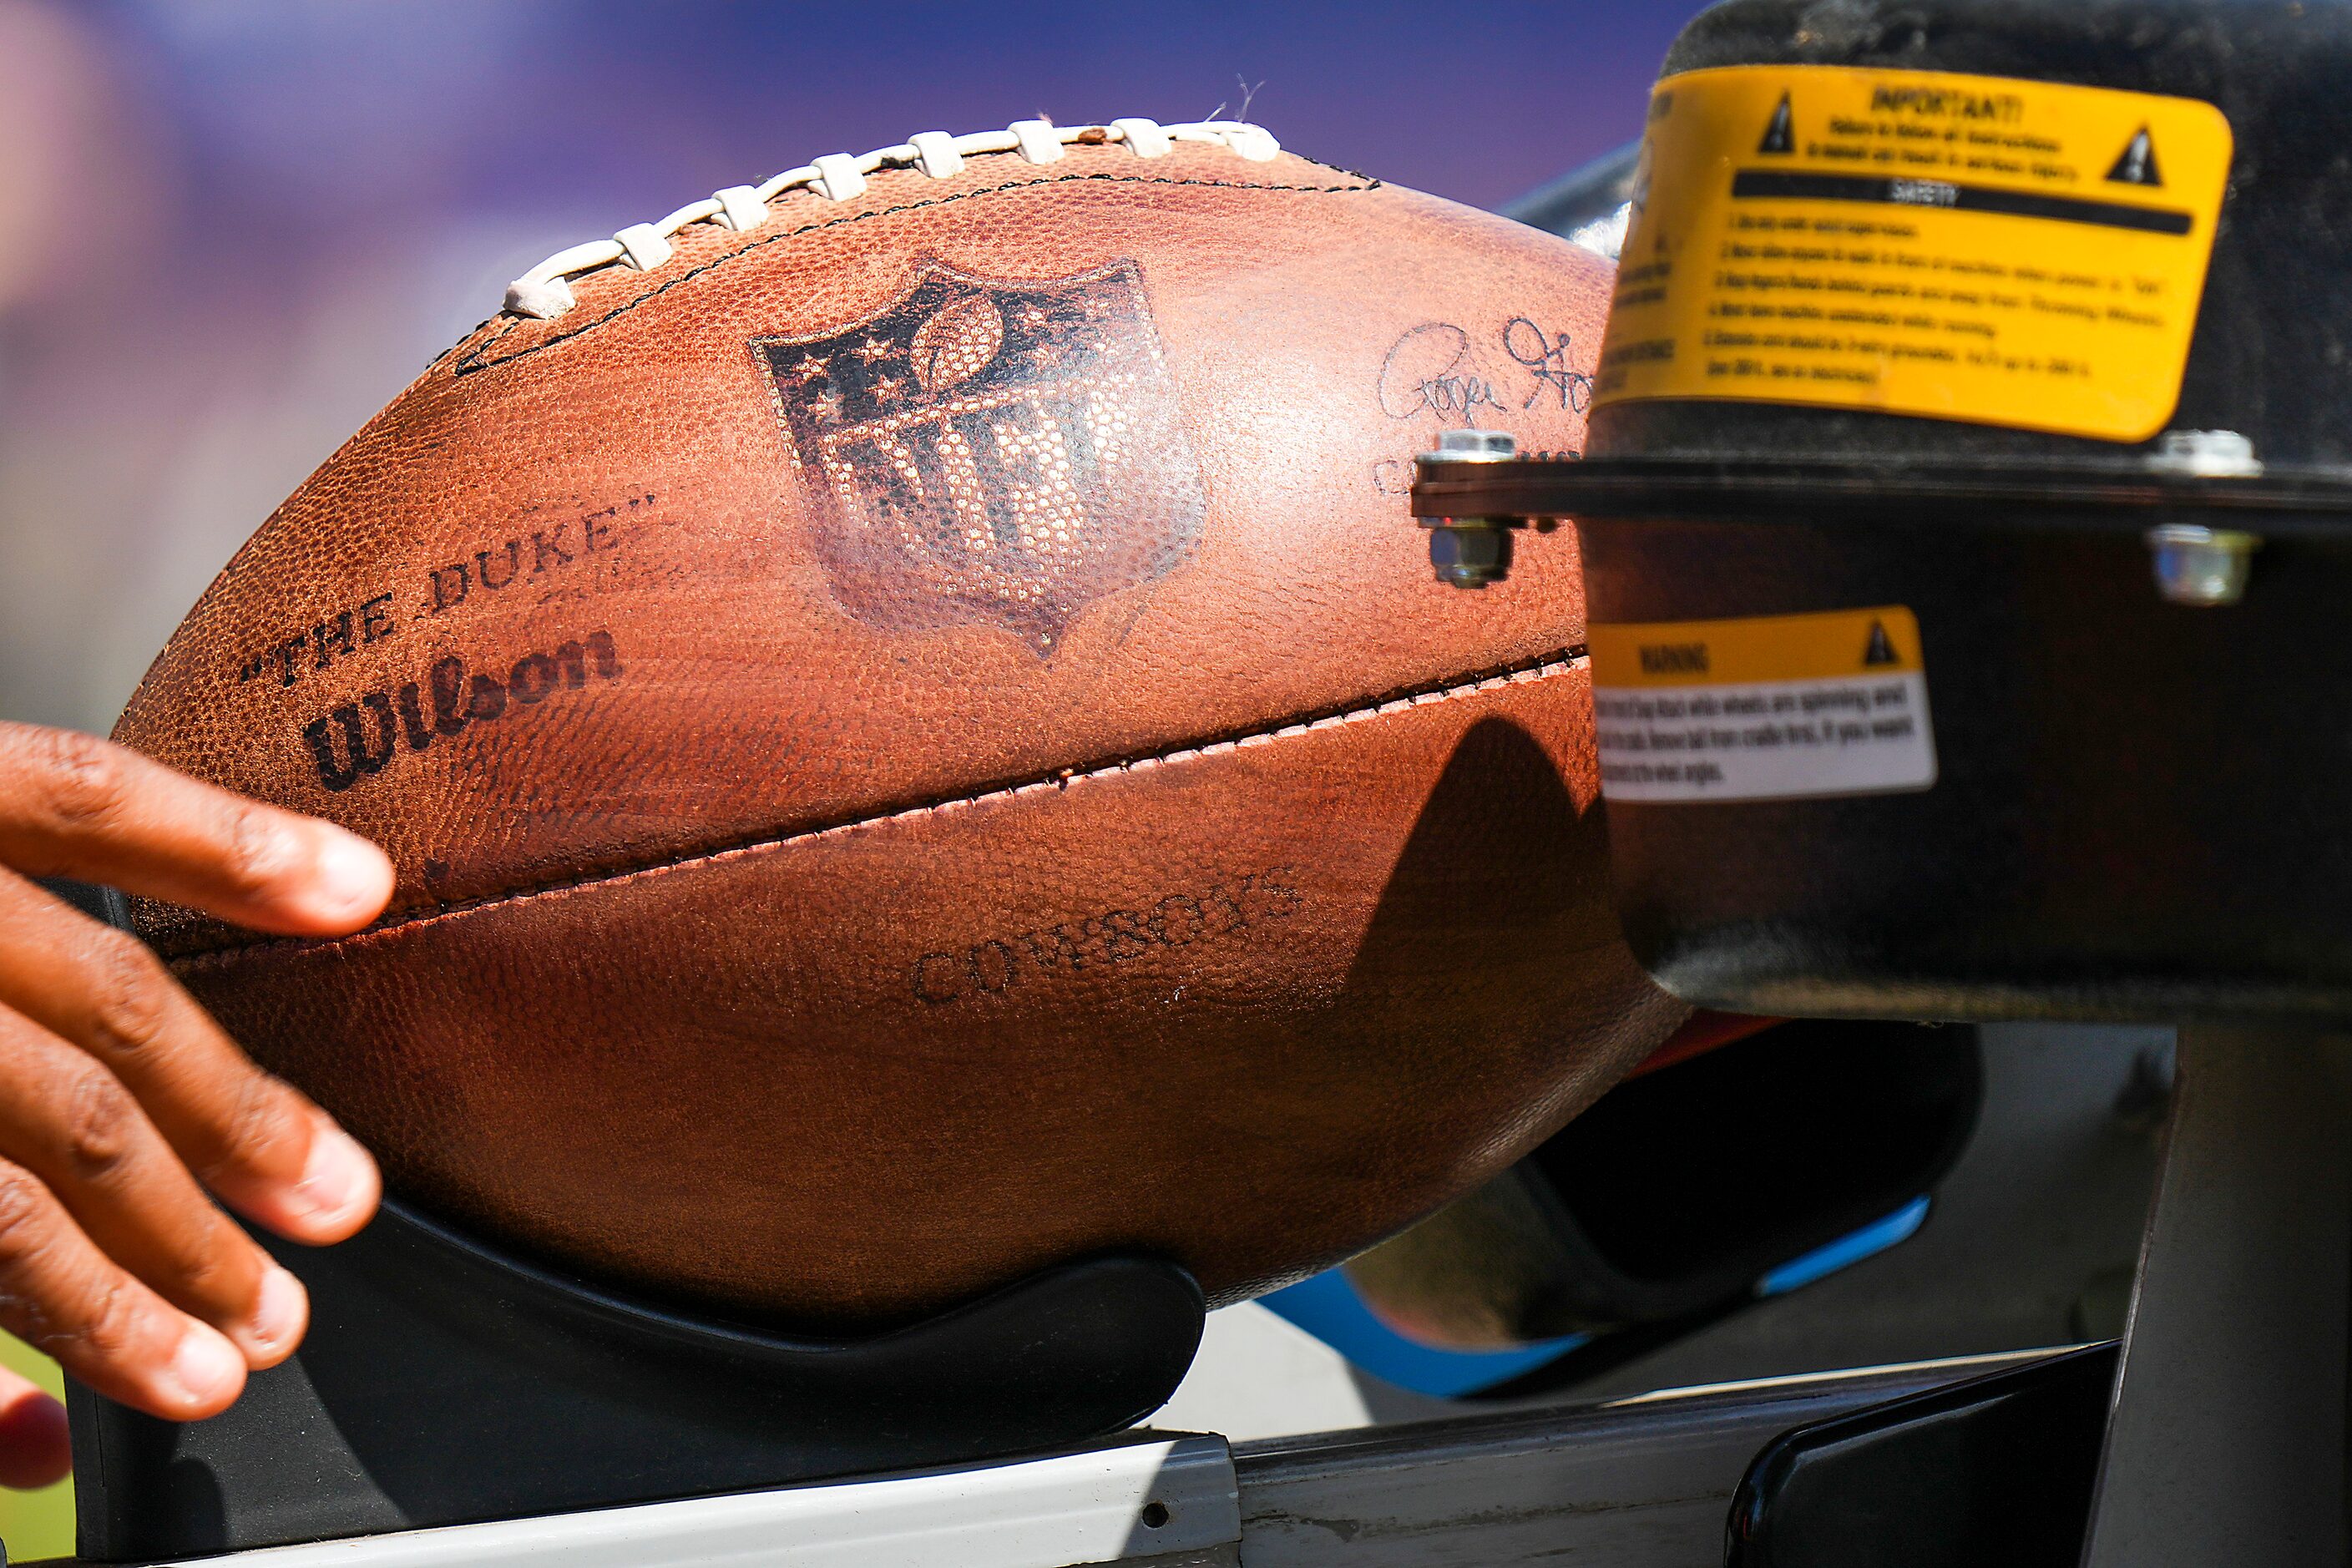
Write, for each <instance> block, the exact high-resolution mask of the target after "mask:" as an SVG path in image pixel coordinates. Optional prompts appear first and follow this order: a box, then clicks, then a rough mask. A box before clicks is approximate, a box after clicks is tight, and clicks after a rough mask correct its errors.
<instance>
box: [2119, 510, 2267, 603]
mask: <svg viewBox="0 0 2352 1568" xmlns="http://www.w3.org/2000/svg"><path fill="white" fill-rule="evenodd" d="M2262 543H2263V542H2262V537H2261V536H2260V535H2259V534H2252V533H2240V532H2238V531H2236V530H2234V529H2228V528H2199V527H2197V526H2195V525H2194V524H2191V523H2183V522H2173V523H2167V524H2165V525H2164V526H2163V527H2161V528H2151V529H2149V530H2148V531H2147V546H2148V548H2149V549H2150V550H2153V551H2155V552H2156V586H2157V591H2158V593H2161V594H2162V595H2164V596H2165V598H2166V599H2167V600H2168V602H2170V603H2172V604H2175V605H2204V606H2210V605H2234V604H2236V603H2237V602H2238V601H2239V600H2240V599H2242V598H2243V597H2244V596H2245V593H2246V574H2247V573H2248V571H2249V570H2250V569H2251V568H2252V564H2253V554H2254V552H2255V551H2257V550H2259V549H2261V548H2262Z"/></svg>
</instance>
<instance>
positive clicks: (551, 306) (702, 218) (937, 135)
mask: <svg viewBox="0 0 2352 1568" xmlns="http://www.w3.org/2000/svg"><path fill="white" fill-rule="evenodd" d="M1078 142H1089V143H1101V142H1118V143H1120V144H1122V145H1124V146H1125V147H1126V148H1127V149H1128V151H1129V152H1130V153H1134V154H1135V155H1136V156H1137V157H1139V158H1164V157H1166V156H1167V155H1168V153H1169V151H1170V149H1171V148H1172V147H1173V146H1174V145H1175V144H1176V143H1177V142H1210V143H1213V144H1214V145H1216V146H1220V147H1223V148H1225V149H1227V150H1228V151H1230V152H1233V153H1238V154H1239V155H1241V156H1242V157H1244V158H1246V159H1248V160H1250V161H1251V162H1252V163H1266V162H1268V161H1270V160H1271V159H1272V158H1273V157H1274V156H1275V154H1276V153H1279V152H1281V151H1282V144H1281V143H1280V142H1276V140H1275V139H1274V137H1273V136H1272V135H1271V134H1270V133H1268V132H1266V131H1265V130H1264V129H1262V128H1261V127H1258V126H1255V125H1252V124H1249V123H1247V122H1246V121H1239V120H1196V121H1188V122H1186V123H1184V124H1181V125H1162V124H1160V123H1159V122H1158V121H1152V120H1114V121H1110V122H1108V124H1104V125H1055V124H1054V123H1052V122H1051V121H1044V120H1016V121H1013V123H1012V124H1010V125H1008V126H1006V127H1005V128H1004V129H1003V130H1002V131H980V132H972V133H971V134H970V135H965V136H950V135H949V134H948V133H947V132H944V131H922V132H917V133H916V134H914V135H912V136H909V137H908V138H907V140H906V141H904V142H900V143H899V144H898V146H896V147H884V148H880V149H878V150H877V151H875V152H872V153H866V154H865V155H864V156H863V157H852V156H851V155H850V154H848V153H827V154H825V155H824V157H822V158H818V159H815V160H814V161H812V162H810V163H803V164H802V165H801V166H800V167H799V168H797V169H787V170H785V171H784V172H783V173H782V174H778V175H776V176H775V177H774V178H772V179H771V180H768V181H766V182H764V183H763V184H757V185H730V186H728V187H727V188H726V189H725V190H723V191H719V192H716V193H714V194H713V195H709V196H706V197H704V198H703V199H702V200H700V201H698V202H690V203H688V205H685V206H682V207H680V208H678V209H677V211H676V212H674V213H672V214H670V215H669V216H667V217H666V218H663V219H661V220H660V221H659V222H657V223H633V224H631V225H630V226H628V227H626V228H625V229H622V230H621V231H620V232H619V233H617V234H615V235H614V236H613V237H612V238H610V239H592V240H590V241H588V242H587V243H586V244H584V245H575V246H573V247H571V248H570V249H569V250H559V251H557V252H556V253H555V254H554V255H552V256H551V257H549V258H547V259H546V260H544V261H542V262H541V263H540V264H539V265H538V266H536V267H534V268H531V269H530V271H528V272H526V273H524V274H523V275H522V276H521V277H520V278H518V279H515V280H514V281H513V282H511V283H509V284H508V285H507V302H506V308H507V310H509V312H511V313H512V314H515V315H518V316H530V317H534V318H536V319H538V320H540V321H546V320H548V319H549V318H551V317H554V316H560V315H562V314H563V312H564V311H566V310H570V309H572V306H573V304H575V303H576V302H577V301H576V300H574V299H573V298H572V281H571V280H572V279H574V278H577V277H579V276H580V275H581V274H583V273H585V272H593V271H595V270H596V269H597V268H602V267H610V266H612V265H613V264H614V263H615V262H620V263H622V264H624V265H626V266H629V267H633V268H636V270H638V271H640V272H650V271H652V270H653V269H654V268H656V267H659V266H660V265H661V264H662V263H663V262H665V261H667V260H668V259H669V258H670V252H671V250H672V249H673V248H674V247H672V246H671V244H670V237H672V236H673V235H675V234H677V232H678V231H679V230H680V229H682V228H685V227H688V226H689V225H693V224H698V223H716V224H718V225H719V226H721V227H722V228H730V229H734V230H736V231H737V232H739V233H740V232H743V231H747V230H750V229H754V228H757V227H759V226H760V225H761V224H762V223H765V222H766V221H767V218H768V204H769V203H770V202H772V201H773V200H775V199H776V198H777V197H778V196H780V195H782V194H783V193H784V192H786V191H790V190H799V189H806V190H808V191H811V192H814V194H815V195H818V196H821V197H823V198H824V200H826V201H829V202H845V201H848V200H850V199H851V198H852V197H854V196H856V195H858V194H859V193H860V192H862V191H864V190H865V189H866V175H868V174H872V173H874V172H875V171H876V170H877V169H890V168H911V169H916V170H919V171H920V172H921V173H923V174H928V175H929V176H930V177H931V178H932V179H934V180H947V179H952V178H954V177H955V176H956V175H957V174H961V173H962V172H963V161H964V160H965V159H966V158H971V157H977V156H980V155H982V154H984V153H1019V154H1021V156H1022V157H1023V158H1024V159H1026V160H1027V161H1028V162H1030V163H1058V162H1060V161H1061V158H1062V149H1063V148H1065V147H1067V146H1071V145H1073V144H1076V143H1078Z"/></svg>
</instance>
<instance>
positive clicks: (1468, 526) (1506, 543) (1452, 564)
mask: <svg viewBox="0 0 2352 1568" xmlns="http://www.w3.org/2000/svg"><path fill="white" fill-rule="evenodd" d="M1518 455H1519V444H1518V441H1517V439H1516V438H1515V437H1512V436H1511V435H1510V433H1509V432H1507V431H1503V430H1448V431H1445V432H1444V433H1443V434H1441V435H1440V436H1439V437H1437V450H1435V451H1434V452H1424V453H1423V454H1422V456H1421V458H1420V460H1421V461H1422V462H1424V463H1428V462H1446V463H1507V462H1509V461H1510V460H1511V459H1512V458H1516V457H1517V456H1518ZM1421 525H1422V526H1423V528H1426V529H1427V530H1429V564H1430V566H1431V567H1432V568H1433V570H1434V571H1435V573H1436V574H1437V580H1438V581H1439V582H1441V583H1446V584H1452V585H1453V586H1454V587H1456V588H1484V587H1485V586H1486V584H1489V583H1500V582H1502V581H1503V580H1504V579H1505V578H1507V577H1508V576H1509V575H1510V574H1511V530H1512V529H1513V528H1515V527H1517V526H1518V524H1517V523H1515V522H1512V521H1509V520H1507V519H1505V518H1496V517H1430V518H1423V519H1422V520H1421Z"/></svg>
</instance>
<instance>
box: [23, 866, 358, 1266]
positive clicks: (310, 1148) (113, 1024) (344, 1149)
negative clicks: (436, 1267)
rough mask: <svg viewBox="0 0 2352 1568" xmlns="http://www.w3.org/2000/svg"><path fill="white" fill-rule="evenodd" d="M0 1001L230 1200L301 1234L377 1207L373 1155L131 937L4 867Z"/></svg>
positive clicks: (349, 1227) (351, 1220) (338, 1226)
mask: <svg viewBox="0 0 2352 1568" xmlns="http://www.w3.org/2000/svg"><path fill="white" fill-rule="evenodd" d="M0 1007H6V1008H10V1009H13V1010H14V1011H15V1012H16V1013H18V1014H21V1015H23V1016H25V1017H26V1018H27V1019H30V1020H31V1021H32V1022H33V1023H35V1024H37V1025H38V1026H40V1027H41V1028H43V1029H46V1030H47V1031H48V1032H49V1033H50V1034H51V1035H54V1036H56V1037H58V1038H59V1039H62V1040H65V1041H67V1042H68V1043H70V1044H72V1045H74V1046H78V1047H80V1048H81V1049H82V1050H84V1051H86V1052H88V1053H89V1055H90V1056H91V1057H93V1058H96V1059H97V1060H98V1062H99V1063H100V1065H101V1066H103V1067H104V1068H106V1070H107V1071H109V1072H110V1073H112V1074H113V1075H114V1077H115V1078H116V1079H119V1080H121V1084H122V1086H123V1087H124V1088H125V1089H129V1090H130V1091H131V1095H132V1097H133V1098H135V1099H136V1100H138V1102H139V1104H140V1106H141V1107H142V1109H143V1110H144V1112H145V1114H146V1116H147V1118H148V1119H149V1120H150V1121H152V1122H153V1123H154V1126H155V1129H156V1131H159V1132H160V1133H162V1135H163V1140H164V1142H167V1143H168V1144H170V1145H171V1147H172V1148H173V1150H174V1151H175V1152H177V1153H178V1155H179V1157H180V1159H181V1160H182V1161H184V1163H186V1164H187V1166H188V1167H189V1169H191V1170H192V1171H194V1173H196V1175H197V1176H198V1177H199V1178H200V1179H201V1180H202V1181H203V1182H204V1183H205V1185H206V1186H208V1187H210V1188H211V1189H212V1190H213V1191H214V1192H215V1193H216V1194H219V1195H220V1198H221V1200H222V1201H223V1202H224V1203H226V1204H227V1205H229V1206H230V1207H231V1208H233V1209H235V1210H236V1211H237V1212H238V1213H239V1214H241V1215H245V1216H246V1217H247V1218H248V1219H251V1220H253V1221H254V1222H255V1223H257V1224H259V1225H263V1226H268V1228H270V1229H271V1230H274V1231H276V1232H278V1234H279V1235H280V1236H284V1237H290V1238H292V1239H293V1240H296V1241H304V1242H310V1243H313V1244H323V1243H326V1242H332V1241H341V1240H342V1239H343V1238H344V1237H348V1236H350V1235H352V1233H353V1232H354V1231H356V1230H358V1229H359V1228H360V1227H361V1226H363V1225H365V1224H366V1223H367V1222H368V1219H369V1217H370V1216H371V1215H373V1214H374V1213H375V1205H376V1200H377V1198H378V1196H379V1195H380V1194H381V1192H382V1182H381V1179H380V1178H379V1177H378V1175H377V1174H376V1168H375V1162H374V1161H373V1160H371V1159H370V1158H369V1157H368V1155H367V1152H366V1151H364V1150H362V1148H361V1147H360V1146H359V1144H358V1143H356V1142H353V1141H352V1138H351V1136H350V1134H348V1133H346V1132H344V1131H342V1129H341V1128H340V1127H337V1126H336V1125H335V1123H334V1122H333V1121H332V1120H331V1119H330V1118H329V1117H328V1115H327V1113H326V1112H325V1111H323V1110H320V1109H319V1108H318V1107H317V1106H315V1105H312V1104H311V1103H310V1101H309V1100H306V1099H304V1098H303V1097H302V1095H301V1094H300V1093H299V1092H298V1091H297V1090H296V1089H294V1088H293V1086H291V1085H290V1084H288V1083H286V1082H285V1081H284V1080H283V1079H278V1078H275V1077H273V1076H271V1075H270V1074H268V1073H267V1072H264V1071H263V1070H262V1069H261V1068H259V1067H257V1066H256V1065H255V1064H254V1062H253V1060H252V1059H251V1058H248V1057H247V1055H246V1054H245V1053H244V1052H243V1051H241V1050H239V1049H238V1048H237V1047H236V1042H235V1041H233V1040H231V1039H230V1038H229V1037H227V1036H226V1034H224V1033H222V1032H221V1028H220V1026H219V1025H217V1024H215V1023H214V1022H213V1019H212V1016H211V1015H210V1014H208V1013H206V1012H205V1010H204V1009H203V1008H202V1007H200V1006H198V1005H196V1003H195V1001H194V998H192V997H190V996H189V995H188V994H187V993H186V992H184V991H183V990H181V989H180V986H179V984H177V983H176V982H175V981H173V978H172V977H171V975H170V974H169V973H167V972H166V971H165V970H164V968H163V964H162V963H160V962H158V961H157V959H156V957H155V955H154V954H153V953H152V952H149V951H148V949H147V948H146V946H145V945H144V944H143V943H142V942H139V941H138V940H137V939H136V938H134V937H131V936H128V935H126V934H124V933H123V932H121V931H114V930H111V929H110V928H108V927H106V926H102V925H100V924H99V923H98V922H97V921H93V920H90V919H89V918H88V917H86V916H84V915H81V914H79V913H78V912H77V911H75V910H72V909H70V908H68V906H67V905H66V904H65V903H64V902H63V900H58V899H57V898H54V897H52V896H51V895H49V894H48V893H46V892H44V891H42V890H41V889H38V888H36V887H35V886H33V885H32V884H31V883H30V882H27V881H26V880H25V879H23V878H21V877H17V876H14V875H11V874H10V873H8V872H6V871H0Z"/></svg>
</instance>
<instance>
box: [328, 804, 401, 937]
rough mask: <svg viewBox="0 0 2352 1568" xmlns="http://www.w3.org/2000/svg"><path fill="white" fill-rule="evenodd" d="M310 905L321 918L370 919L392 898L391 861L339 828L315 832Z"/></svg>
mask: <svg viewBox="0 0 2352 1568" xmlns="http://www.w3.org/2000/svg"><path fill="white" fill-rule="evenodd" d="M312 864H313V866H314V868H315V871H314V878H313V881H312V885H311V894H310V907H311V908H312V909H313V910H315V911H317V913H318V915H319V916H320V919H322V920H330V921H340V922H342V923H345V924H349V925H357V924H359V923H360V922H362V921H370V920H373V919H374V918H375V916H376V914H377V912H378V911H379V910H382V909H383V905H384V900H387V899H389V898H391V897H392V862H391V861H389V860H387V859H385V858H384V854H383V850H381V849H379V848H377V847H375V846H374V845H373V844H371V843H369V842H368V841H367V840H366V839H364V838H361V837H357V836H356V835H353V834H350V833H345V832H344V831H343V830H342V829H341V828H339V827H322V828H321V829H320V833H319V842H318V848H317V854H316V858H315V859H314V860H313V862H312Z"/></svg>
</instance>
